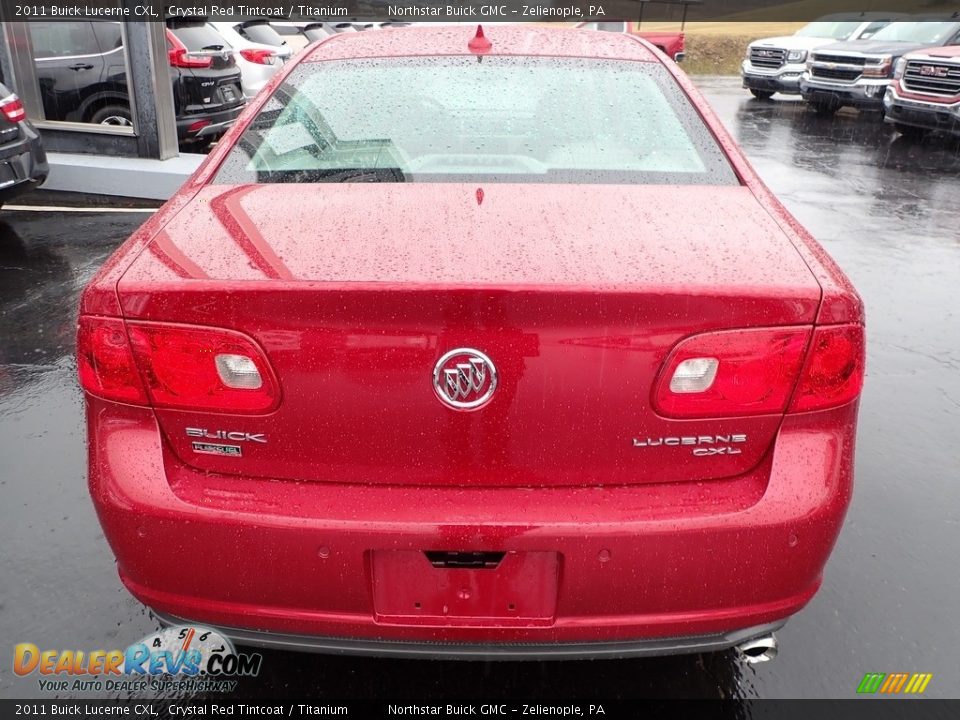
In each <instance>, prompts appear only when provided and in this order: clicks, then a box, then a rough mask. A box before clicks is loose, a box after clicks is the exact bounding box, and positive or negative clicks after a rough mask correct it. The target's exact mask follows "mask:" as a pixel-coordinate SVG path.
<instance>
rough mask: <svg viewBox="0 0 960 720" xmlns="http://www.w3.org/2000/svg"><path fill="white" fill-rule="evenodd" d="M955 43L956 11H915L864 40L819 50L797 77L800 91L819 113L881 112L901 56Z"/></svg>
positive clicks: (959, 24) (958, 38)
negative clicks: (944, 13)
mask: <svg viewBox="0 0 960 720" xmlns="http://www.w3.org/2000/svg"><path fill="white" fill-rule="evenodd" d="M957 43H960V13H954V15H952V16H949V17H945V16H942V15H939V16H930V15H926V16H921V15H916V16H914V17H913V19H912V20H910V21H908V22H907V21H905V22H895V23H891V24H890V25H887V26H886V27H885V28H883V29H882V30H880V31H878V32H877V33H876V34H874V36H873V37H872V38H871V39H869V40H853V41H850V42H844V43H836V44H834V45H827V46H825V47H821V48H818V49H817V50H815V51H814V52H813V53H812V54H811V55H810V60H809V61H808V62H807V71H806V72H805V73H804V74H803V75H802V76H801V78H800V94H801V95H802V96H803V99H804V100H806V101H807V102H808V103H810V104H811V105H812V106H813V108H814V109H815V110H816V111H817V114H819V115H826V116H829V115H833V114H834V113H835V112H837V110H839V109H840V108H842V107H855V108H858V109H861V110H877V111H880V112H881V113H882V112H884V95H885V94H886V91H887V86H888V85H889V84H890V82H891V80H892V79H893V71H894V67H895V65H896V64H897V62H898V61H899V60H900V58H901V57H903V56H904V55H906V54H907V53H909V52H912V51H914V50H920V49H921V48H926V47H941V46H944V45H955V44H957Z"/></svg>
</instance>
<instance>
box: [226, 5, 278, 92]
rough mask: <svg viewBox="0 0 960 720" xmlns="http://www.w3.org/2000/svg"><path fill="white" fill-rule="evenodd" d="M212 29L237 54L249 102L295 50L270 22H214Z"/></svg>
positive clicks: (244, 90) (244, 89)
mask: <svg viewBox="0 0 960 720" xmlns="http://www.w3.org/2000/svg"><path fill="white" fill-rule="evenodd" d="M210 26H211V27H212V28H213V29H214V30H215V31H216V32H217V33H219V34H220V36H221V37H223V39H224V40H226V41H227V44H228V45H229V46H230V47H232V48H233V50H234V52H235V53H236V62H237V67H238V68H239V69H240V75H241V78H242V82H243V94H244V96H245V97H246V98H247V99H249V98H252V97H253V96H254V95H256V94H257V93H258V92H260V90H262V89H263V86H264V85H266V84H267V82H269V80H270V78H272V77H273V74H274V73H275V72H276V71H277V70H279V69H280V66H281V65H283V63H285V62H286V61H287V60H289V59H290V57H291V56H292V55H293V49H292V47H291V46H290V45H288V44H287V41H286V40H284V39H283V38H282V37H281V36H280V35H279V34H278V33H277V31H276V30H275V29H274V28H273V27H271V25H270V23H269V22H267V21H266V20H248V21H246V22H239V23H238V22H211V23H210Z"/></svg>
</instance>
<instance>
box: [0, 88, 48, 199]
mask: <svg viewBox="0 0 960 720" xmlns="http://www.w3.org/2000/svg"><path fill="white" fill-rule="evenodd" d="M47 170H48V168H47V155H46V153H45V152H44V151H43V144H42V143H41V142H40V135H39V134H37V131H36V129H34V127H33V125H31V124H30V121H29V120H27V113H26V111H25V110H24V109H23V103H21V102H20V98H18V97H17V96H16V94H14V92H13V91H12V90H9V89H8V88H7V86H6V85H4V84H3V83H0V206H2V205H3V203H4V202H6V201H7V200H10V199H11V198H14V197H16V196H17V195H20V194H21V193H24V192H26V191H27V190H30V189H31V188H35V187H37V186H38V185H40V183H42V182H43V181H44V180H45V179H46V177H47Z"/></svg>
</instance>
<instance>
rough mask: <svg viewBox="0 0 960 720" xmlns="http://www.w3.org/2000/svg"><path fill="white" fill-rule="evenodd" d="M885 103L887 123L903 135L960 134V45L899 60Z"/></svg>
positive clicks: (913, 54) (918, 53)
mask: <svg viewBox="0 0 960 720" xmlns="http://www.w3.org/2000/svg"><path fill="white" fill-rule="evenodd" d="M883 104H884V108H885V109H886V119H887V122H890V123H893V125H894V127H896V129H897V132H900V133H902V134H904V135H910V136H913V137H918V136H921V135H925V134H927V133H928V132H930V131H932V130H940V131H943V132H946V133H950V134H953V135H960V46H951V47H940V48H932V49H927V50H920V51H918V52H912V53H908V54H907V55H904V56H903V57H902V58H900V60H899V61H898V62H897V67H896V69H895V71H894V80H893V82H892V83H890V85H889V86H888V87H887V92H886V95H885V96H884V98H883Z"/></svg>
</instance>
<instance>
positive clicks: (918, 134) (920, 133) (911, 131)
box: [893, 123, 930, 140]
mask: <svg viewBox="0 0 960 720" xmlns="http://www.w3.org/2000/svg"><path fill="white" fill-rule="evenodd" d="M893 127H894V129H895V130H896V131H897V132H898V133H900V134H901V135H903V136H904V137H905V138H910V139H911V140H919V139H920V138H922V137H924V136H925V135H926V134H927V133H929V132H930V131H929V130H928V129H927V128H922V127H917V126H916V125H904V124H903V123H894V124H893Z"/></svg>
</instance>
